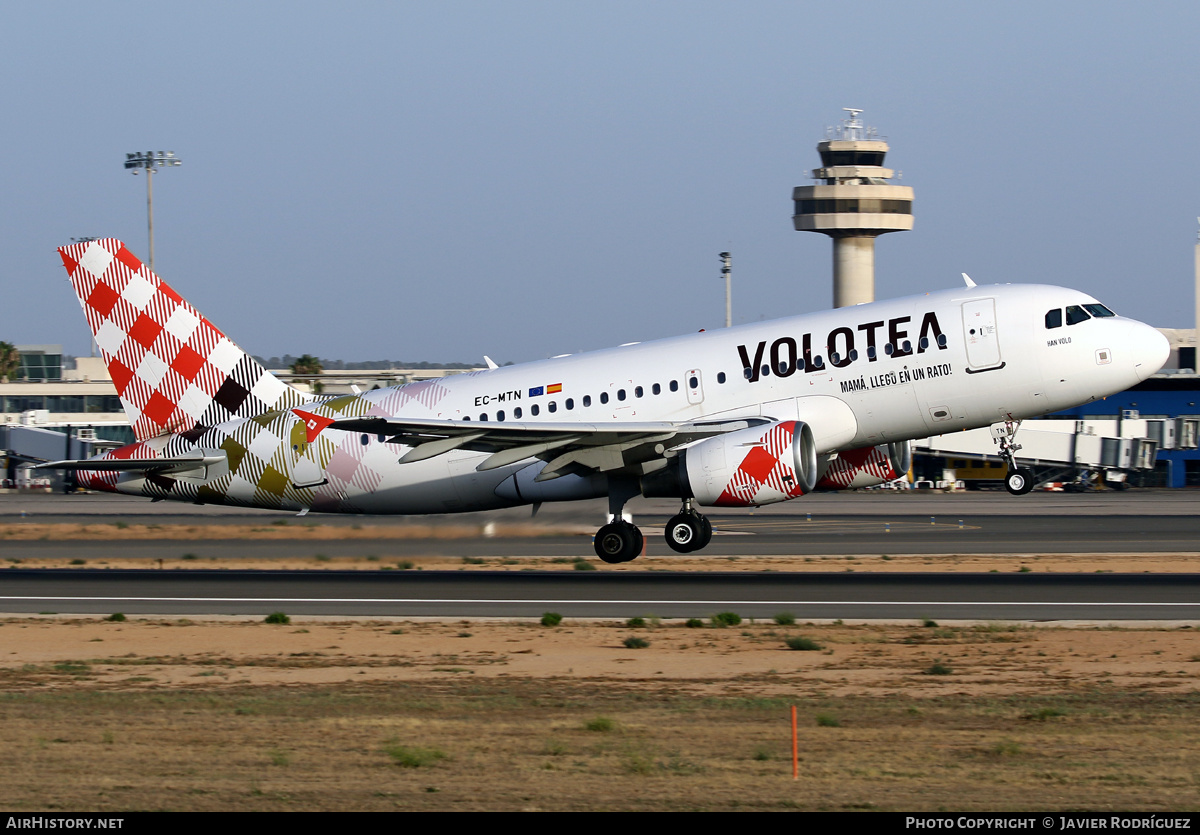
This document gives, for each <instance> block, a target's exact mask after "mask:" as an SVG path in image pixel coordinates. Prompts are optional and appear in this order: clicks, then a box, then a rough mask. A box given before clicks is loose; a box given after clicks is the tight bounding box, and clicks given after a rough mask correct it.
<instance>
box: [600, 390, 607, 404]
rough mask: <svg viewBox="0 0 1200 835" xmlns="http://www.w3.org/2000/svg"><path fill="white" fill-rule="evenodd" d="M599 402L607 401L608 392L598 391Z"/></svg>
mask: <svg viewBox="0 0 1200 835" xmlns="http://www.w3.org/2000/svg"><path fill="white" fill-rule="evenodd" d="M600 402H601V403H607V402H608V392H607V391H602V392H600Z"/></svg>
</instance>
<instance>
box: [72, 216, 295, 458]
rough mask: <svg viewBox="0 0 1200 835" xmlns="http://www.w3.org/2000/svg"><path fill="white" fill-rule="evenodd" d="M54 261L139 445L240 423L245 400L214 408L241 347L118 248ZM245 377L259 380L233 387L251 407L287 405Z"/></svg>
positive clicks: (111, 243) (268, 386) (271, 381)
mask: <svg viewBox="0 0 1200 835" xmlns="http://www.w3.org/2000/svg"><path fill="white" fill-rule="evenodd" d="M59 255H61V257H62V260H63V266H65V267H66V269H67V273H68V274H69V275H70V277H71V285H72V287H74V288H75V292H76V294H77V295H78V296H79V301H80V304H81V305H82V306H83V312H84V315H85V316H86V317H87V320H88V325H89V326H90V327H91V329H92V335H93V336H94V337H95V340H96V345H97V347H99V349H100V353H101V355H102V356H103V357H104V361H105V363H107V365H108V369H109V373H110V374H111V375H112V380H113V383H114V385H115V386H116V389H117V394H118V395H119V396H120V398H121V403H122V405H123V406H124V407H125V413H126V415H127V416H128V417H129V422H130V423H131V424H132V425H133V431H134V436H135V437H136V438H137V439H138V440H145V439H147V438H153V437H156V436H158V435H163V434H167V433H180V432H186V431H188V430H191V429H194V428H195V427H197V426H198V425H201V424H202V423H207V424H209V425H211V424H212V423H215V422H218V421H219V420H220V419H226V418H228V417H234V416H237V414H238V413H239V409H240V407H241V405H242V404H243V403H244V402H245V400H246V396H245V395H243V396H242V397H241V398H240V399H237V400H236V402H235V401H234V400H233V399H230V402H235V405H234V406H233V408H229V407H228V406H223V404H220V403H218V404H217V406H218V408H216V409H213V408H212V407H213V405H214V399H216V398H217V394H218V392H219V391H220V390H221V387H222V385H224V384H225V383H226V382H227V381H229V380H230V379H231V375H232V373H233V371H234V368H235V367H237V366H238V365H239V363H243V364H245V362H246V360H249V357H248V356H247V355H246V354H245V353H244V352H243V351H242V350H241V349H240V348H238V347H237V346H236V345H235V344H233V343H232V342H231V341H229V340H228V339H227V338H226V337H225V335H224V334H222V333H221V332H220V331H219V330H217V329H216V328H215V327H214V326H213V325H212V323H210V322H209V321H208V320H207V319H205V318H204V317H203V316H202V315H201V314H200V313H199V312H198V311H196V309H195V308H193V307H192V306H191V305H190V304H188V303H187V302H186V301H184V300H183V299H182V298H181V297H180V296H179V294H178V293H176V292H175V291H174V290H172V289H171V288H170V287H169V286H167V284H165V283H164V282H163V281H161V280H160V279H159V277H158V276H157V275H155V274H154V273H152V272H151V271H150V270H149V268H148V267H146V266H145V265H144V264H142V262H141V261H139V260H138V259H137V258H136V257H135V256H134V255H133V254H132V253H131V252H130V251H129V250H128V249H127V248H126V247H125V245H124V244H123V243H121V242H120V241H118V240H115V239H111V238H109V239H104V240H99V241H88V242H84V243H78V244H72V245H70V246H65V247H61V248H60V249H59ZM251 362H252V361H251ZM253 366H254V367H257V363H253ZM257 368H258V370H259V371H261V367H257ZM248 371H249V373H248V374H247V376H248V377H255V378H257V379H252V380H251V379H248V380H246V381H244V382H241V381H239V383H238V386H237V388H239V389H245V390H246V391H249V392H252V393H253V394H254V395H255V398H256V399H255V403H258V402H259V401H261V402H262V403H263V404H265V405H267V406H274V405H275V404H276V403H277V402H278V401H279V400H281V399H287V398H284V395H285V392H288V391H290V389H288V388H287V387H286V386H284V385H283V383H281V382H279V381H278V380H276V379H275V378H274V377H272V376H271V375H270V374H267V373H266V372H265V371H262V372H261V374H258V373H256V372H255V371H254V368H253V367H252V368H250V369H248ZM288 405H291V404H288ZM206 416H207V417H206Z"/></svg>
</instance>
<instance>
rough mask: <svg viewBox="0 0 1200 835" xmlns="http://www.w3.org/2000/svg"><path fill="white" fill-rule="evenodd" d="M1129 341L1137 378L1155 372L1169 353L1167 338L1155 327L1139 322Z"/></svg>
mask: <svg viewBox="0 0 1200 835" xmlns="http://www.w3.org/2000/svg"><path fill="white" fill-rule="evenodd" d="M1129 342H1130V348H1131V352H1132V354H1133V363H1134V372H1135V373H1136V374H1137V376H1138V379H1139V380H1145V379H1146V378H1147V377H1149V376H1150V375H1151V374H1157V373H1158V370H1159V369H1160V368H1162V367H1163V366H1164V365H1165V364H1166V362H1167V358H1168V357H1169V356H1170V355H1171V343H1170V342H1168V341H1167V338H1166V337H1165V336H1163V335H1162V334H1161V333H1159V332H1158V331H1157V330H1156V329H1155V328H1152V327H1150V326H1149V325H1146V324H1143V323H1141V322H1137V323H1136V324H1135V326H1134V328H1133V333H1132V334H1130V340H1129Z"/></svg>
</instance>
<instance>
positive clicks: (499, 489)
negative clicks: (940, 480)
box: [38, 239, 1169, 563]
mask: <svg viewBox="0 0 1200 835" xmlns="http://www.w3.org/2000/svg"><path fill="white" fill-rule="evenodd" d="M58 251H59V254H60V256H61V257H62V261H63V265H64V266H65V267H66V270H67V273H68V275H69V276H70V282H71V285H72V287H73V288H74V290H75V292H76V294H77V296H78V298H79V301H80V304H81V306H82V307H83V312H84V315H85V317H86V318H87V321H88V324H89V325H90V327H91V330H92V335H93V337H94V339H95V342H96V345H97V346H98V348H99V349H100V352H101V354H102V356H103V358H104V360H105V362H106V363H107V365H108V369H109V372H110V374H111V376H112V380H113V383H114V384H115V386H116V389H117V393H118V395H119V396H120V399H121V403H122V405H123V407H124V409H125V413H126V415H127V416H128V418H129V422H130V423H131V424H132V426H133V431H134V436H135V438H136V441H135V443H132V444H129V445H127V446H123V447H120V448H118V449H115V450H111V451H108V452H104V453H102V454H100V455H97V456H95V457H92V458H89V459H86V460H80V461H55V462H49V463H46V464H41V465H38V466H40V467H48V468H58V469H63V470H74V471H76V472H77V475H78V481H79V483H80V485H81V486H84V487H87V488H91V489H97V490H105V491H111V492H117V493H126V494H131V495H135V496H143V497H148V498H151V499H154V500H163V499H170V500H177V501H186V502H193V503H199V504H222V505H238V506H245V507H261V508H274V509H278V510H284V511H293V512H299V513H301V514H304V513H308V512H309V511H316V512H327V513H355V514H424V513H448V512H456V511H475V510H487V509H492V508H501V507H512V506H517V505H532V506H533V508H534V512H536V510H537V508H538V507H540V505H541V504H542V503H543V502H557V501H573V500H579V499H591V498H601V497H605V496H607V497H608V520H607V522H606V523H605V524H604V525H603V526H602V527H600V529H599V530H598V531H597V533H596V536H595V539H594V547H595V551H596V554H597V556H598V557H599V558H600V559H601V560H604V561H605V562H609V563H622V562H627V561H629V560H632V559H634V558H635V557H637V556H638V555H639V554H641V552H642V549H643V543H644V538H643V535H642V533H641V531H640V530H639V529H638V528H637V527H636V526H635V525H634V524H633V522H632V519H631V518H630V517H629V516H628V515H627V514H626V513H625V512H624V507H625V504H626V502H628V501H629V500H630V499H632V498H634V497H636V496H646V497H659V498H663V497H667V498H675V499H678V500H679V501H680V502H681V507H680V510H679V512H678V513H677V514H676V515H674V516H673V517H672V518H671V519H670V521H669V522H668V523H667V526H666V529H665V534H664V535H665V539H666V542H667V545H668V546H669V547H670V548H671V549H672V550H674V551H676V552H679V553H691V552H694V551H698V550H700V549H701V548H703V547H704V546H706V545H707V544H708V543H709V541H710V539H711V537H712V525H711V523H710V522H709V521H708V519H707V518H706V517H705V516H704V515H703V514H701V513H700V512H699V511H698V510H697V509H696V507H697V506H701V507H755V506H760V505H765V504H771V503H774V502H781V501H787V500H789V499H794V498H798V497H800V496H803V495H805V494H807V493H811V492H813V491H814V490H818V489H834V490H836V489H848V488H856V487H864V486H870V485H875V484H881V483H884V482H887V481H891V480H893V479H896V478H898V477H900V476H902V475H904V474H905V473H906V472H907V471H908V469H909V467H910V463H911V448H910V442H911V441H912V440H913V439H917V438H923V437H927V436H929V435H932V434H944V433H946V432H949V431H952V430H956V429H972V428H978V427H984V426H991V427H992V430H993V436H994V437H995V438H996V439H997V442H998V443H999V445H1000V454H1001V455H1002V456H1003V457H1004V458H1005V460H1006V461H1007V463H1008V469H1009V472H1008V476H1007V479H1006V487H1007V488H1008V491H1009V492H1010V493H1013V494H1015V495H1021V494H1024V493H1027V492H1029V491H1030V490H1031V489H1032V488H1033V486H1034V479H1033V474H1032V472H1031V471H1029V470H1026V469H1022V468H1020V467H1018V466H1017V463H1016V459H1015V452H1016V450H1018V449H1020V447H1019V445H1017V444H1016V443H1015V442H1014V437H1015V435H1016V432H1017V429H1018V428H1019V427H1020V422H1021V421H1022V420H1024V419H1026V418H1030V417H1034V416H1037V415H1043V414H1048V413H1050V412H1055V411H1058V410H1061V409H1065V408H1069V407H1072V406H1077V405H1080V404H1083V403H1087V402H1090V401H1093V400H1096V399H1099V398H1101V397H1105V396H1107V395H1110V394H1115V393H1117V392H1120V391H1124V390H1125V389H1127V388H1129V387H1131V386H1133V385H1135V384H1137V383H1139V382H1141V381H1142V380H1144V379H1146V378H1147V377H1148V376H1150V375H1151V374H1153V373H1155V372H1157V371H1158V369H1159V368H1161V367H1162V365H1163V363H1165V362H1166V359H1167V356H1168V353H1169V347H1168V343H1167V340H1166V339H1165V338H1164V337H1163V336H1162V334H1160V333H1159V332H1158V331H1157V330H1155V329H1154V328H1152V327H1150V326H1148V325H1146V324H1143V323H1141V322H1138V321H1136V320H1133V319H1128V318H1125V317H1122V316H1117V315H1115V314H1114V313H1113V312H1112V311H1111V310H1110V309H1109V308H1107V307H1105V306H1104V305H1103V304H1101V303H1100V302H1098V301H1097V300H1096V299H1094V298H1092V297H1091V296H1089V295H1087V294H1085V293H1081V292H1078V291H1076V290H1070V289H1065V288H1062V287H1052V286H1043V285H1009V284H1006V285H993V286H982V287H980V286H977V285H976V284H975V283H974V282H973V281H972V280H971V279H970V278H969V277H967V276H966V274H964V275H963V279H964V283H965V287H962V288H956V289H951V290H942V291H937V292H931V293H928V294H925V295H920V296H912V297H908V298H901V299H895V300H891V301H882V302H872V303H869V304H860V305H857V306H854V307H847V308H840V309H836V310H829V311H825V312H820V313H812V314H806V315H801V316H792V317H789V318H783V319H776V320H773V321H765V322H758V323H755V324H750V325H741V326H737V327H732V328H726V329H722V330H711V331H702V332H699V333H693V334H689V335H685V336H679V337H674V338H668V339H659V340H656V341H652V342H644V343H630V344H626V345H622V346H620V347H617V348H610V349H607V350H601V351H595V352H589V353H583V354H577V355H563V356H560V357H555V358H552V359H547V360H540V361H537V362H529V363H524V364H521V365H513V366H506V367H492V366H494V363H490V362H489V364H488V365H489V367H488V368H487V369H485V370H480V371H475V372H471V373H465V374H460V375H456V376H452V377H447V378H442V379H434V380H426V381H422V382H415V383H409V384H407V385H400V386H395V387H391V388H381V389H376V390H373V391H368V392H362V393H355V394H343V395H334V396H317V395H313V394H310V393H307V392H302V391H300V390H298V389H296V388H293V387H292V386H289V385H287V384H285V383H284V382H283V381H281V380H279V379H278V378H276V377H275V376H273V375H272V374H270V373H269V372H268V371H267V370H266V369H264V368H263V367H262V366H261V365H260V364H259V363H258V362H257V361H256V360H255V359H254V358H253V357H251V356H250V355H248V354H246V353H245V352H244V351H243V350H242V349H241V348H239V347H238V346H237V345H235V344H234V343H233V342H232V341H230V340H229V339H228V338H227V337H226V336H225V335H224V334H223V333H222V332H221V331H220V330H218V329H217V328H216V327H215V326H214V325H213V324H212V323H211V322H210V321H209V320H208V319H207V318H205V317H204V316H203V315H202V314H200V313H199V312H198V311H197V310H196V309H195V308H193V307H192V306H191V305H190V304H188V302H187V301H185V300H184V299H183V298H182V297H181V296H180V295H179V294H178V293H176V292H175V291H174V290H172V289H171V288H170V287H169V286H168V285H167V284H166V283H165V282H163V281H162V280H161V279H160V278H159V277H158V276H157V275H155V274H154V273H153V272H152V271H151V270H150V269H149V268H148V267H147V266H146V265H145V264H143V263H142V262H141V261H140V260H138V259H137V258H136V257H135V256H134V255H133V254H132V253H131V252H130V251H129V249H128V248H127V247H126V246H125V245H124V244H123V243H122V242H121V241H118V240H115V239H102V240H94V241H84V242H80V243H75V244H71V245H69V246H64V247H61V248H60V249H59V250H58Z"/></svg>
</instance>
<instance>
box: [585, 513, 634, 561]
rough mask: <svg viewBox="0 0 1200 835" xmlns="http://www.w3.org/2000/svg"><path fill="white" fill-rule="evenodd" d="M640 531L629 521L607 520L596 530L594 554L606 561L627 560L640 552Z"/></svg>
mask: <svg viewBox="0 0 1200 835" xmlns="http://www.w3.org/2000/svg"><path fill="white" fill-rule="evenodd" d="M644 542H645V540H644V539H643V538H642V532H641V531H639V530H638V529H637V527H636V526H634V525H633V524H631V523H629V522H625V521H618V522H609V523H608V524H607V525H605V526H604V527H602V528H601V529H600V530H598V531H596V538H595V540H594V542H593V544H594V546H595V548H596V556H598V557H599V558H600V559H602V560H604V561H605V562H607V563H621V562H629V561H630V560H632V559H635V558H637V556H638V555H639V554H641V553H642V544H643V543H644Z"/></svg>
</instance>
